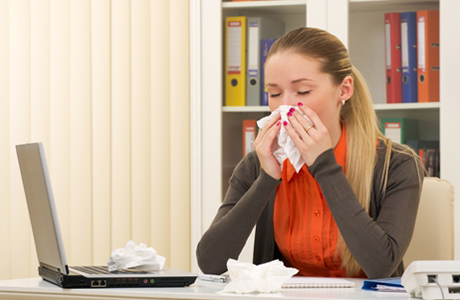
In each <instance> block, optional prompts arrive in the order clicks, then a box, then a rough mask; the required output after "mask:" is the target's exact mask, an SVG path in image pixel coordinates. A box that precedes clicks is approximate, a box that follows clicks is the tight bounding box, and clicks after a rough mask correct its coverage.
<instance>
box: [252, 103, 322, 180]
mask: <svg viewBox="0 0 460 300" xmlns="http://www.w3.org/2000/svg"><path fill="white" fill-rule="evenodd" d="M291 108H294V109H295V110H297V111H298V112H299V113H300V114H301V115H303V116H304V117H305V118H306V119H307V120H308V121H309V122H310V124H313V122H312V121H311V120H310V119H309V118H308V117H307V116H305V115H304V113H303V112H302V111H301V110H300V109H299V107H297V106H292V105H280V106H279V107H278V108H277V109H276V110H274V111H273V112H272V113H271V114H270V115H269V116H267V117H264V118H262V119H260V120H259V121H257V126H259V128H263V127H264V126H265V124H267V122H268V121H269V120H270V119H271V118H273V116H276V115H278V114H281V122H283V121H286V122H288V123H290V122H289V119H288V117H287V113H288V112H289V110H290V109H291ZM277 137H278V148H276V150H275V151H274V152H273V156H274V157H275V158H276V160H277V161H278V162H279V164H280V166H281V167H283V161H284V160H285V159H286V158H289V161H290V162H291V164H292V165H293V166H294V168H295V170H296V172H297V173H299V171H300V169H301V168H302V166H303V165H304V164H305V161H304V160H303V158H302V155H301V154H300V152H299V150H297V147H296V146H295V144H294V141H293V140H292V139H291V137H290V136H289V134H288V133H287V131H286V129H285V128H284V126H283V125H281V129H280V131H279V132H278V136H277Z"/></svg>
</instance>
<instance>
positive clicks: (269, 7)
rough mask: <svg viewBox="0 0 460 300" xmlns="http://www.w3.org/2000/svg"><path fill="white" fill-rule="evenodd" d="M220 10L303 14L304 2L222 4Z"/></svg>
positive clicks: (287, 0) (291, 0) (277, 1)
mask: <svg viewBox="0 0 460 300" xmlns="http://www.w3.org/2000/svg"><path fill="white" fill-rule="evenodd" d="M222 9H223V10H224V11H226V12H232V11H233V10H235V12H237V11H238V10H241V9H243V10H245V11H248V10H252V9H254V10H257V11H258V12H260V13H281V14H296V13H297V14H298V13H302V14H305V10H306V1H305V0H284V1H281V0H274V1H243V2H223V3H222Z"/></svg>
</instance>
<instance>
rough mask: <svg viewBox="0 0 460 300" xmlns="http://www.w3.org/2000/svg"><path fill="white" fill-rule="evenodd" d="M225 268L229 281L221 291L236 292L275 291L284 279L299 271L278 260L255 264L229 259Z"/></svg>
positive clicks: (279, 287)
mask: <svg viewBox="0 0 460 300" xmlns="http://www.w3.org/2000/svg"><path fill="white" fill-rule="evenodd" d="M227 268H228V273H229V275H230V279H231V281H230V282H229V283H228V284H227V286H226V287H225V288H224V289H223V290H222V292H226V293H232V292H233V293H237V294H245V293H253V292H259V293H273V292H277V291H279V290H280V289H281V286H282V285H283V283H284V282H285V281H286V280H288V279H289V278H291V277H292V276H293V275H294V274H296V273H297V272H298V271H299V270H297V269H295V268H287V267H285V266H284V264H283V263H282V262H281V261H279V260H273V261H271V262H268V263H264V264H260V265H257V266H256V265H253V264H251V263H243V262H239V261H236V260H234V259H229V260H228V261H227Z"/></svg>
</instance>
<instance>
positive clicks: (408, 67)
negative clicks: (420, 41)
mask: <svg viewBox="0 0 460 300" xmlns="http://www.w3.org/2000/svg"><path fill="white" fill-rule="evenodd" d="M401 66H402V76H401V78H402V102H403V103H411V102H417V101H418V95H417V13H416V12H402V13H401Z"/></svg>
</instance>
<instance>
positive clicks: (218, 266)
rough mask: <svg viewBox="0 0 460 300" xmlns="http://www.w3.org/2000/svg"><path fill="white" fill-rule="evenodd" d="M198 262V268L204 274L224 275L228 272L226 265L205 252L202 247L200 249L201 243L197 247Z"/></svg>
mask: <svg viewBox="0 0 460 300" xmlns="http://www.w3.org/2000/svg"><path fill="white" fill-rule="evenodd" d="M196 260H197V263H198V267H199V268H200V270H201V271H202V272H203V273H204V274H216V275H218V274H222V273H224V272H226V271H227V266H226V264H225V263H224V264H222V263H220V260H219V259H218V258H217V257H214V255H210V254H209V253H206V251H203V249H202V247H200V243H198V246H197V247H196Z"/></svg>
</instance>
